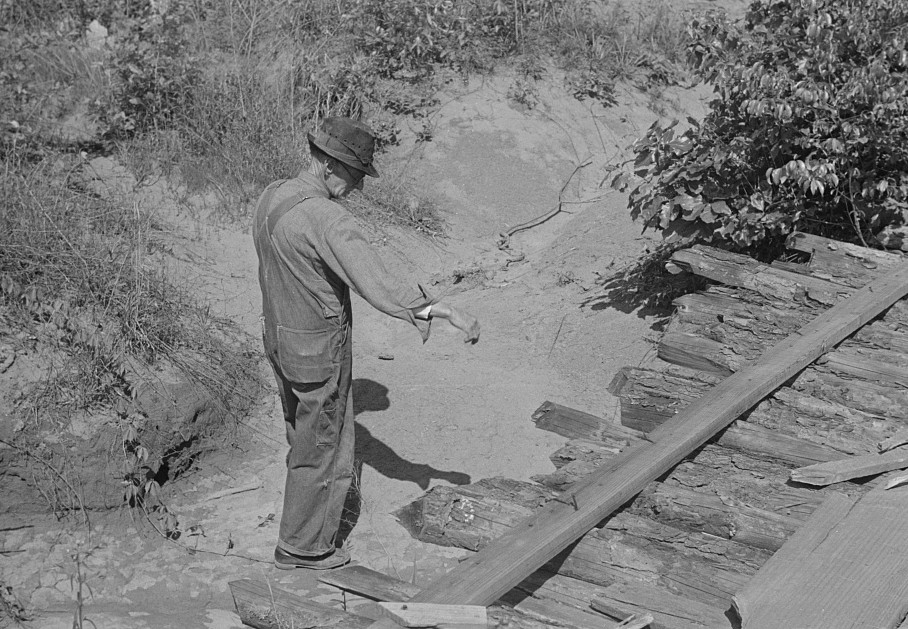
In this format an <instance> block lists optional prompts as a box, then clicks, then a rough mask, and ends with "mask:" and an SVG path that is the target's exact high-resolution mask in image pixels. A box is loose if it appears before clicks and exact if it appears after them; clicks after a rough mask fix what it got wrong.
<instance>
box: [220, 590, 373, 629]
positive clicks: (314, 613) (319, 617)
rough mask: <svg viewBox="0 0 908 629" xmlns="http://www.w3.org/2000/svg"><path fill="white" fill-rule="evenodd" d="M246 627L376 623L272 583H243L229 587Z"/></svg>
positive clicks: (302, 628)
mask: <svg viewBox="0 0 908 629" xmlns="http://www.w3.org/2000/svg"><path fill="white" fill-rule="evenodd" d="M228 585H229V587H230V593H231V594H232V595H233V601H234V603H235V604H236V611H237V614H239V616H240V620H242V621H243V624H245V625H249V626H250V627H255V628H256V629H291V628H294V629H341V628H343V629H347V628H350V629H358V628H363V629H365V627H369V626H370V625H371V624H372V620H371V619H369V618H364V617H362V616H358V615H356V614H351V613H349V612H345V611H343V610H340V609H334V608H333V607H328V606H327V605H322V604H320V603H316V602H315V601H310V600H308V599H305V598H303V597H301V596H298V595H296V594H293V593H292V592H287V591H286V590H283V589H281V588H278V587H275V586H273V585H271V584H269V583H266V582H261V581H253V580H251V579H240V580H238V581H231V582H230V583H228Z"/></svg>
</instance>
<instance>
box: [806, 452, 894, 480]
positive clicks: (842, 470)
mask: <svg viewBox="0 0 908 629" xmlns="http://www.w3.org/2000/svg"><path fill="white" fill-rule="evenodd" d="M905 468H908V448H898V449H895V450H890V451H889V452H884V453H882V454H865V455H864V456H852V457H848V458H847V459H839V460H838V461H828V462H826V463H817V464H816V465H809V466H807V467H800V468H798V469H796V470H792V471H791V480H793V481H795V482H796V483H804V484H806V485H816V486H823V485H832V484H833V483H841V482H844V481H846V480H852V479H854V478H864V477H865V476H875V475H877V474H882V473H884V472H891V471H892V470H903V469H905Z"/></svg>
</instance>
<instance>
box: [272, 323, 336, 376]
mask: <svg viewBox="0 0 908 629" xmlns="http://www.w3.org/2000/svg"><path fill="white" fill-rule="evenodd" d="M334 334H335V332H334V331H333V330H293V329H291V328H285V327H283V326H277V356H278V362H279V364H280V367H281V371H283V372H284V377H285V378H287V379H288V380H290V381H291V382H324V381H325V380H327V379H328V378H330V377H331V375H332V374H333V373H334V363H333V361H332V360H331V359H332V353H333V352H332V342H331V341H332V337H333V336H334Z"/></svg>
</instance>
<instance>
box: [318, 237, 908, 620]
mask: <svg viewBox="0 0 908 629" xmlns="http://www.w3.org/2000/svg"><path fill="white" fill-rule="evenodd" d="M789 244H790V247H791V248H793V249H795V250H798V251H803V252H806V253H809V254H810V260H809V262H807V263H805V264H792V263H775V264H773V265H763V264H760V263H757V262H755V261H754V260H751V259H749V258H745V257H742V256H736V255H734V254H729V253H727V252H721V251H718V250H713V249H709V248H706V247H694V248H692V249H688V250H685V251H682V252H678V253H677V254H676V255H675V256H674V258H673V261H672V264H673V268H674V269H675V270H678V271H684V272H693V273H697V274H700V275H703V276H705V277H708V278H709V279H711V280H714V281H716V282H720V283H721V284H716V285H712V286H710V287H709V288H708V289H706V290H704V291H703V292H701V293H697V294H693V295H687V296H684V297H682V298H680V299H679V300H677V302H676V305H677V307H678V310H677V313H676V314H675V316H674V317H673V318H672V321H671V323H670V325H669V326H668V328H667V330H666V333H665V334H664V336H663V338H662V340H661V342H660V344H659V352H658V354H659V359H660V360H658V361H656V362H655V363H654V364H652V365H648V366H646V367H628V368H625V369H623V370H621V372H620V373H619V374H618V375H617V376H616V377H615V378H614V380H613V381H612V383H611V385H610V391H611V392H612V393H613V394H614V395H616V396H617V397H618V398H619V399H620V402H621V418H620V424H619V423H616V422H615V421H612V420H606V419H601V418H598V417H596V416H594V415H590V414H587V413H581V412H579V411H575V410H573V409H571V408H568V407H565V406H561V405H558V404H554V403H551V402H546V403H545V404H543V405H542V406H541V407H540V408H539V409H538V410H537V412H536V413H535V414H534V416H533V419H534V420H535V421H536V424H537V426H538V427H540V428H543V429H546V430H552V431H554V432H557V433H559V434H561V435H564V436H565V437H567V438H568V439H569V441H568V443H567V444H566V445H565V446H564V447H563V448H561V449H560V450H558V451H557V452H555V453H554V454H553V455H552V461H553V463H554V464H555V466H556V468H557V471H556V472H554V473H552V474H548V475H545V476H540V477H537V478H534V479H533V480H534V482H522V481H515V480H511V479H485V480H482V481H480V482H478V483H475V484H473V485H468V486H461V487H436V488H434V489H433V490H431V491H429V492H428V493H427V494H426V495H425V496H423V497H422V498H420V499H419V500H417V501H416V502H414V503H413V504H411V505H408V506H407V507H405V508H404V509H402V510H401V511H400V512H399V513H398V516H399V518H400V520H401V522H402V523H403V524H404V525H405V526H407V527H408V529H409V530H410V531H411V532H412V533H413V534H414V535H415V536H417V537H418V538H419V539H422V540H424V541H428V542H432V543H436V544H445V545H451V546H459V547H462V548H467V549H470V550H474V551H478V552H477V553H476V554H475V555H474V556H473V557H472V558H470V559H468V560H467V561H465V562H463V563H462V564H461V565H460V566H458V567H457V568H455V570H453V571H452V573H449V574H448V575H445V577H442V579H440V580H439V581H438V582H437V583H433V584H431V585H430V586H429V587H427V588H425V589H423V590H420V591H411V592H408V593H407V594H406V597H404V596H403V595H398V596H397V597H396V598H395V597H394V596H391V597H389V596H388V595H387V594H381V593H373V595H374V597H375V598H376V599H378V600H404V598H406V600H409V601H411V602H413V603H434V604H447V605H452V604H455V603H456V604H461V605H482V606H485V605H489V604H491V603H493V602H496V601H497V605H496V606H495V607H493V608H490V615H489V619H490V626H493V625H494V624H495V623H497V624H498V625H500V626H513V627H523V626H527V627H531V626H532V623H533V622H538V623H541V626H553V625H554V626H566V627H576V628H578V629H583V628H586V627H590V628H592V627H608V626H617V625H616V624H614V623H616V622H618V621H621V620H624V619H627V618H628V617H632V618H636V619H638V622H637V625H633V626H641V627H642V626H647V625H642V624H639V622H642V621H639V619H641V618H644V619H646V622H649V625H648V626H652V627H673V628H682V629H683V628H686V627H704V626H705V627H716V628H718V627H730V626H732V624H731V620H730V619H731V618H732V617H733V616H734V614H735V611H734V610H733V609H732V608H731V605H732V601H733V598H734V597H735V595H736V594H740V596H739V597H738V599H734V600H736V601H744V602H743V603H742V604H740V605H738V606H737V608H736V609H737V610H738V611H740V612H742V613H748V612H745V610H748V609H758V610H759V609H762V607H761V606H760V604H759V600H761V599H759V597H758V596H751V594H753V592H754V591H755V590H754V588H753V587H752V586H751V585H749V584H751V583H752V582H753V583H759V581H760V579H761V578H762V577H760V576H756V575H758V574H759V575H762V574H763V571H762V567H763V566H764V565H766V566H767V568H766V569H767V570H778V568H773V562H772V560H771V558H772V557H773V556H774V554H775V553H776V551H779V550H780V549H781V548H783V546H784V547H786V548H787V546H786V544H787V543H788V540H790V539H796V537H794V538H793V537H792V536H793V535H796V532H798V531H799V529H801V528H802V526H803V525H804V523H805V521H807V520H808V518H809V517H810V516H811V515H812V514H813V513H814V511H816V510H817V508H818V507H819V506H820V505H821V504H824V501H827V500H840V499H846V500H849V501H852V502H855V501H857V504H858V505H862V504H864V503H865V502H866V503H867V505H868V506H867V508H868V509H870V510H872V508H873V505H874V504H877V503H880V502H882V503H885V501H886V499H887V493H891V492H886V491H885V490H883V489H882V488H879V489H877V490H875V491H873V492H870V493H869V494H868V490H869V485H870V483H866V482H862V481H865V480H866V477H868V476H872V475H875V474H879V473H881V472H885V471H888V470H892V469H901V468H904V467H908V456H906V452H905V450H908V448H903V447H902V446H903V444H904V443H905V442H906V441H908V439H905V438H904V436H905V432H904V431H903V429H904V428H905V427H906V426H905V424H906V421H908V420H906V418H905V414H904V410H903V409H904V408H906V405H908V302H906V301H905V300H903V299H902V297H904V295H905V294H906V293H908V265H906V264H905V262H904V258H903V257H901V256H899V255H897V254H886V253H882V252H877V251H871V250H868V249H863V248H860V247H853V246H850V245H845V244H843V243H838V242H834V241H827V240H824V239H819V238H816V237H810V236H805V235H796V236H794V237H793V238H792V239H791V240H790V243H789ZM855 294H856V296H854V297H852V296H853V295H855ZM893 304H894V305H893ZM843 339H845V340H844V341H843ZM883 451H887V452H884V453H883V454H881V452H883ZM855 481H857V482H855ZM905 489H906V490H908V488H905ZM893 491H897V490H893ZM865 494H866V497H865ZM880 494H882V497H879V495H880ZM868 500H869V501H870V502H867V501H868ZM877 506H878V507H879V505H877ZM886 512H887V511H886V509H885V508H884V507H879V508H878V509H877V511H874V512H873V513H874V514H875V515H874V517H880V514H881V513H886ZM889 512H891V510H890V511H889ZM819 513H822V511H820V512H819ZM868 517H869V516H868ZM881 526H882V528H883V529H885V530H886V531H888V530H890V529H889V528H886V525H881ZM906 539H908V537H906ZM817 550H818V549H817V547H816V545H815V546H814V547H811V552H813V553H814V555H815V557H814V558H813V559H811V560H810V561H813V562H815V563H816V565H818V566H819V565H822V561H823V558H822V557H820V554H822V553H818V552H817ZM780 556H781V555H780ZM905 564H906V565H908V560H906V561H905ZM811 565H813V564H811ZM893 566H894V567H891V570H890V573H889V578H890V580H891V579H892V574H895V572H896V571H897V567H904V566H901V564H899V565H898V566H895V564H893ZM755 576H756V579H755ZM795 581H796V578H795ZM793 582H794V581H793ZM868 587H872V580H870V581H868ZM853 594H854V596H858V595H862V591H861V588H855V591H854V592H853ZM863 594H866V592H863ZM753 601H757V603H753V604H751V606H750V607H749V608H748V603H749V602H751V603H752V602H753ZM801 602H803V601H801ZM796 604H799V603H798V602H797V601H796V602H795V603H792V605H796ZM754 605H756V607H755V606H754ZM857 607H860V606H859V605H858V606H857ZM755 613H756V612H755ZM894 613H895V614H896V615H897V611H896V612H894ZM603 614H604V615H603ZM509 615H510V616H509ZM606 618H609V619H611V620H612V621H614V622H613V623H612V624H611V625H609V624H608V622H609V621H607V620H606ZM754 618H755V619H756V620H755V621H754V622H753V623H752V624H747V623H751V619H750V618H747V617H745V626H754V627H761V626H773V625H772V624H771V623H773V622H776V623H778V622H781V621H780V618H781V617H778V616H777V617H773V618H771V619H769V620H768V621H764V620H760V619H759V618H758V616H755V617H754ZM650 621H651V622H650ZM521 623H524V624H521ZM767 623H770V624H767ZM783 625H785V623H784V622H783V623H782V624H777V625H776V626H783ZM312 626H314V625H312ZM351 626H353V625H351ZM452 626H453V625H452ZM626 626H632V625H631V624H630V623H629V624H628V625H626ZM788 626H793V625H791V624H790V623H789V624H788ZM818 626H820V625H818ZM842 626H851V625H842ZM853 626H859V625H853ZM886 626H889V625H886ZM892 626H896V625H892Z"/></svg>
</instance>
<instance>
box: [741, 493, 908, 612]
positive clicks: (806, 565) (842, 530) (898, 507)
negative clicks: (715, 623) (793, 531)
mask: <svg viewBox="0 0 908 629" xmlns="http://www.w3.org/2000/svg"><path fill="white" fill-rule="evenodd" d="M906 509H908V487H898V488H895V489H890V490H885V489H883V488H882V487H878V488H876V489H874V490H873V491H871V492H869V493H868V494H866V495H865V496H864V497H862V498H861V500H860V501H859V502H858V503H857V504H855V505H854V506H851V505H848V504H847V502H845V503H843V504H842V505H841V507H840V508H839V509H837V510H836V513H834V514H833V517H827V518H826V519H825V520H822V521H819V522H818V526H817V528H819V529H821V531H822V532H823V533H825V534H822V535H817V534H816V532H815V531H811V532H810V533H808V534H805V536H804V537H807V538H810V537H812V538H813V539H810V540H809V541H810V542H811V543H804V541H803V539H800V540H797V542H795V543H793V546H795V550H796V551H797V552H790V553H785V555H784V556H783V560H780V561H777V562H772V563H769V562H768V563H767V567H766V570H765V572H766V573H767V574H763V575H762V576H760V577H758V579H757V581H756V584H754V585H751V586H748V587H747V588H746V589H744V590H742V591H741V592H740V593H738V594H737V595H736V596H735V601H736V604H737V609H738V610H739V612H740V614H741V618H742V627H743V629H762V628H767V629H769V628H772V629H775V628H777V627H800V628H803V629H814V628H816V629H819V628H821V627H822V628H824V629H825V628H828V627H895V626H897V625H898V624H899V623H901V622H902V620H903V619H904V618H905V615H906V614H908V578H905V575H906V573H908V518H905V512H906ZM792 539H793V540H794V537H793V538H792ZM785 550H786V549H785V548H784V547H783V548H782V550H780V551H779V552H780V553H782V552H783V551H785ZM785 559H787V562H786V561H785ZM786 564H787V565H786Z"/></svg>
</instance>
